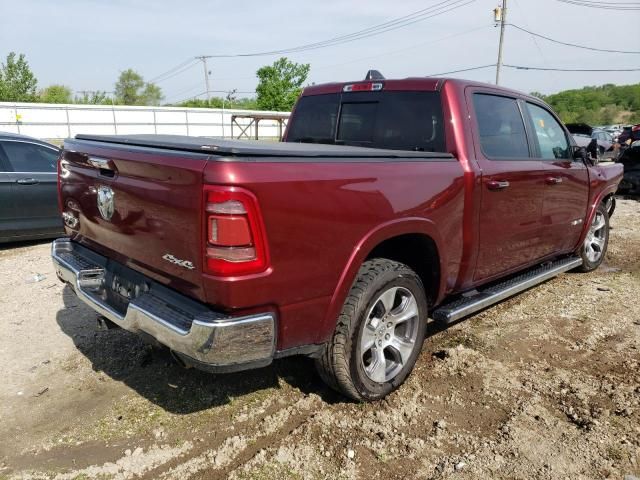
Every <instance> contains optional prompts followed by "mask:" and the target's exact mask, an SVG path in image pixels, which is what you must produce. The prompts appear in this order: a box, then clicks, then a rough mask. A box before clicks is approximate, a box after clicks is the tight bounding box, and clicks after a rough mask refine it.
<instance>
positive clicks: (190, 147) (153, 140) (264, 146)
mask: <svg viewBox="0 0 640 480" xmlns="http://www.w3.org/2000/svg"><path fill="white" fill-rule="evenodd" d="M75 138H76V140H87V141H91V142H101V143H106V144H112V145H113V144H119V145H129V146H135V147H147V148H157V149H163V150H173V151H179V152H197V153H213V154H216V155H222V156H230V157H243V158H245V157H251V160H253V161H259V160H260V158H264V159H265V160H266V161H273V157H282V159H283V161H286V159H287V158H291V157H295V158H300V157H303V158H316V159H322V158H334V157H335V158H340V159H341V161H348V159H363V158H366V159H370V160H372V161H376V160H380V161H384V160H386V159H394V158H397V159H402V160H403V161H411V160H416V161H420V160H450V159H452V158H453V156H452V155H450V154H448V153H441V152H414V151H407V150H386V149H379V148H366V147H353V146H345V145H328V144H317V143H285V142H268V141H257V140H227V139H222V138H213V137H188V136H184V135H144V134H141V135H76V137H75ZM234 160H235V158H234Z"/></svg>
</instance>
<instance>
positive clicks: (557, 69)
mask: <svg viewBox="0 0 640 480" xmlns="http://www.w3.org/2000/svg"><path fill="white" fill-rule="evenodd" d="M502 66H503V67H507V68H513V69H517V70H541V71H545V72H640V67H639V68H634V67H631V68H547V67H528V66H523V65H509V64H506V63H503V64H502Z"/></svg>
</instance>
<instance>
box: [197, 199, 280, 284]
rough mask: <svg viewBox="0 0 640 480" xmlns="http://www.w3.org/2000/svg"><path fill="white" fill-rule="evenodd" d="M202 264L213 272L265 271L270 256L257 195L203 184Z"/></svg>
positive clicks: (245, 272) (221, 273)
mask: <svg viewBox="0 0 640 480" xmlns="http://www.w3.org/2000/svg"><path fill="white" fill-rule="evenodd" d="M204 201H205V204H204V212H205V231H206V234H205V243H206V245H205V249H204V254H205V265H206V269H205V270H206V271H207V272H208V273H210V274H212V275H218V276H232V275H248V274H252V273H260V272H263V271H265V270H266V269H267V268H268V266H269V259H268V253H267V246H266V238H265V233H264V225H263V223H262V217H261V215H260V210H259V208H258V202H257V200H256V197H255V196H254V195H253V194H252V193H250V192H248V191H246V190H243V189H240V188H237V187H218V186H205V191H204Z"/></svg>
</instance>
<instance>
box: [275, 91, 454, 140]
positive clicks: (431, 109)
mask: <svg viewBox="0 0 640 480" xmlns="http://www.w3.org/2000/svg"><path fill="white" fill-rule="evenodd" d="M286 141H287V142H300V143H326V144H336V145H352V146H359V147H371V148H382V149H393V150H410V151H421V152H444V151H445V150H446V149H445V136H444V123H443V114H442V102H441V99H440V93H439V92H415V91H411V92H402V91H377V92H342V93H330V94H324V95H310V96H306V97H301V98H300V100H298V103H297V104H296V107H295V111H294V114H293V117H292V119H291V124H290V125H289V128H288V132H287V138H286Z"/></svg>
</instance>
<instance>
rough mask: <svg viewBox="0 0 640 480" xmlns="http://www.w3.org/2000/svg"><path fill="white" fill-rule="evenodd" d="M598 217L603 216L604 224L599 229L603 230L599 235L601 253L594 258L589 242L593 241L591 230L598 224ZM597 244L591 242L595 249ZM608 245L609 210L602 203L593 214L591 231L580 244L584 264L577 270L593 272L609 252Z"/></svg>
mask: <svg viewBox="0 0 640 480" xmlns="http://www.w3.org/2000/svg"><path fill="white" fill-rule="evenodd" d="M598 218H602V219H603V220H604V226H603V227H602V228H601V230H600V229H599V230H598V232H600V231H601V234H600V237H599V238H600V239H601V240H600V241H601V245H600V246H599V247H598V250H599V255H598V256H597V258H594V257H593V256H592V255H590V252H589V244H590V242H591V238H590V235H591V231H592V230H593V229H594V227H595V226H596V222H597V220H598ZM595 245H597V244H595V243H591V248H592V249H593V250H595V249H594V246H595ZM608 245H609V213H608V212H607V208H606V206H605V205H604V204H602V203H601V204H600V205H598V208H597V209H596V213H595V215H594V216H593V221H592V222H591V225H589V232H588V233H587V238H585V241H584V242H583V243H582V245H581V246H580V250H579V252H578V253H579V255H580V257H581V258H582V265H581V266H579V267H578V268H577V269H576V270H578V271H579V272H591V271H593V270H595V269H596V268H598V267H599V266H600V264H601V263H602V261H603V260H604V257H605V256H606V254H607V247H608Z"/></svg>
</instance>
